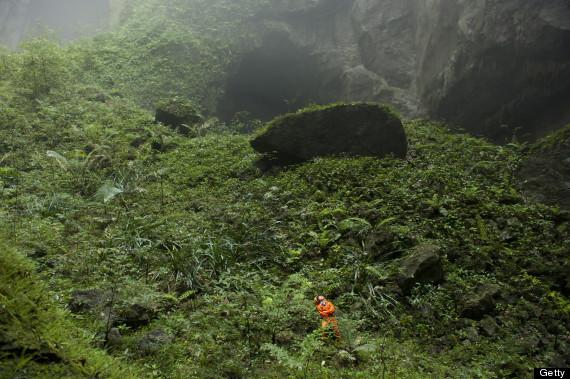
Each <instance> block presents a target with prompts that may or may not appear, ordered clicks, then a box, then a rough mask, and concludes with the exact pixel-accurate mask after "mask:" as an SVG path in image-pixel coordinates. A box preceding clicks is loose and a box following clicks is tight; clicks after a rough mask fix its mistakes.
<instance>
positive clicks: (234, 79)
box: [218, 35, 319, 121]
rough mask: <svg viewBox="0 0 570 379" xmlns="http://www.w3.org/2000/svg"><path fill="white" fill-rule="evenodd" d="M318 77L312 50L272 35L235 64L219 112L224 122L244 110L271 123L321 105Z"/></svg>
mask: <svg viewBox="0 0 570 379" xmlns="http://www.w3.org/2000/svg"><path fill="white" fill-rule="evenodd" d="M318 78H319V65H318V63H317V60H316V59H315V58H314V57H313V56H311V54H309V53H308V51H306V50H305V49H302V48H299V47H297V46H295V45H294V44H293V43H292V42H291V41H290V40H289V39H287V38H286V37H284V36H282V35H271V36H268V37H266V38H265V41H264V43H263V44H262V47H259V48H256V49H255V50H252V51H250V52H248V53H246V54H244V55H243V56H242V58H241V60H240V61H239V62H238V63H237V64H236V65H235V67H234V70H233V72H231V73H230V75H229V78H228V80H227V82H226V89H225V94H224V96H223V98H222V99H221V101H220V103H219V105H218V113H219V115H220V117H221V118H222V119H224V120H230V119H231V118H232V117H233V116H234V115H235V114H236V113H237V112H242V111H246V112H248V113H249V114H250V115H251V116H253V117H255V118H259V119H261V120H265V121H266V120H270V119H271V118H273V117H275V116H277V115H279V114H283V113H287V112H291V111H295V110H296V109H298V108H301V107H303V106H304V105H306V104H308V103H311V102H318V101H319V96H318V90H317V89H318V87H319V79H318Z"/></svg>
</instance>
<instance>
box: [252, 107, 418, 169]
mask: <svg viewBox="0 0 570 379" xmlns="http://www.w3.org/2000/svg"><path fill="white" fill-rule="evenodd" d="M251 145H252V146H253V148H254V149H255V150H257V151H258V152H260V153H263V154H265V155H266V159H268V160H270V163H271V165H280V166H283V165H289V164H295V163H301V162H304V161H307V160H310V159H312V158H315V157H318V156H334V155H347V156H374V157H384V156H387V155H390V154H392V155H394V156H395V157H398V158H404V157H405V156H406V153H407V140H406V133H405V131H404V128H403V126H402V122H401V120H400V119H399V117H398V116H397V115H396V114H395V113H394V112H393V111H392V110H391V109H390V108H389V107H386V106H382V105H378V104H371V103H353V104H332V105H328V106H313V107H309V108H305V109H303V110H300V111H298V112H297V113H291V114H286V115H283V116H279V117H277V118H275V119H274V120H273V121H271V122H270V123H269V124H268V125H267V127H266V128H265V129H264V130H263V131H262V132H261V133H260V134H259V135H258V136H257V137H256V138H254V139H253V141H252V142H251Z"/></svg>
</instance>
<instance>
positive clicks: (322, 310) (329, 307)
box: [317, 300, 335, 318]
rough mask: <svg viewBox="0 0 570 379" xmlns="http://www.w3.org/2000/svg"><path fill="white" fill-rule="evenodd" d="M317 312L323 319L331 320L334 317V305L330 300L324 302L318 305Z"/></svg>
mask: <svg viewBox="0 0 570 379" xmlns="http://www.w3.org/2000/svg"><path fill="white" fill-rule="evenodd" d="M317 311H319V314H320V315H321V317H322V318H329V317H333V316H334V311H335V308H334V305H333V303H331V302H330V301H328V300H323V301H321V302H320V303H318V304H317Z"/></svg>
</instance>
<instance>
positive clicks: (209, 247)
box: [0, 18, 570, 378]
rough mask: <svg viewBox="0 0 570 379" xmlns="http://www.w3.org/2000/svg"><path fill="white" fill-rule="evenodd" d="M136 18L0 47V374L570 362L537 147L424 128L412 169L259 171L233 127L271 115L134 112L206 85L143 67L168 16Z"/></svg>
mask: <svg viewBox="0 0 570 379" xmlns="http://www.w3.org/2000/svg"><path fill="white" fill-rule="evenodd" d="M134 20H135V21H136V20H137V19H136V18H135V19H134ZM138 20H139V22H140V19H138ZM135 21H132V22H133V24H132V25H131V27H132V28H134V29H125V30H124V31H123V32H124V33H125V31H127V30H130V31H132V32H133V33H132V35H129V34H128V33H126V34H121V32H119V33H118V34H113V35H108V36H106V37H101V39H96V40H93V41H88V42H85V43H81V44H78V45H75V46H71V47H69V48H66V49H62V48H60V47H58V46H57V45H55V44H53V43H50V42H49V41H45V40H39V41H33V42H30V43H28V44H27V45H26V46H24V49H23V50H22V51H21V52H19V53H12V54H8V53H2V54H1V55H0V88H1V91H0V197H1V201H0V204H1V205H0V223H1V224H0V227H1V228H2V230H3V232H4V236H3V238H2V240H3V242H2V246H6V245H9V246H10V247H9V248H7V247H3V248H2V251H1V252H0V254H1V258H0V263H2V264H1V265H0V275H1V281H0V320H1V321H2V323H1V325H2V326H1V327H0V377H66V376H67V377H82V376H83V377H93V376H98V377H116V376H119V375H120V376H123V377H125V376H126V377H128V376H129V375H131V376H134V377H145V376H148V377H162V378H188V377H196V378H223V377H264V378H265V377H275V378H280V377H288V376H291V377H311V378H313V377H314V378H326V377H338V376H339V375H340V376H342V377H382V376H383V375H384V376H385V377H397V378H434V377H451V378H456V377H457V378H460V377H470V378H493V377H497V378H503V377H516V378H518V377H525V376H528V375H529V372H530V369H531V368H532V367H536V366H558V367H563V366H566V365H568V364H569V362H568V361H567V359H568V354H569V349H570V341H569V340H568V335H569V331H568V325H570V320H569V317H570V303H569V301H568V296H569V283H568V277H567V272H568V258H567V257H568V253H569V250H570V242H569V241H570V238H569V237H570V236H569V234H570V220H569V218H568V215H567V213H565V212H563V211H561V210H560V209H558V208H556V207H553V206H547V205H543V204H540V203H537V202H534V201H533V200H532V199H530V198H526V197H525V196H524V195H523V194H522V191H521V190H520V188H519V187H518V184H517V183H518V182H517V180H516V173H517V171H518V168H519V166H520V161H521V160H522V159H523V157H524V151H525V150H524V147H523V146H521V145H517V144H510V145H506V146H495V145H493V144H490V143H488V142H486V141H484V140H482V139H478V138H474V137H470V136H468V135H457V134H451V133H450V132H449V131H448V130H447V129H446V127H445V126H444V125H440V124H436V123H432V122H428V121H422V120H417V121H411V122H406V123H405V125H404V126H405V130H406V133H407V137H408V154H407V157H406V159H393V158H383V159H376V158H340V157H336V158H335V157H330V158H317V159H314V160H312V161H310V162H307V163H304V164H300V165H297V166H293V167H290V168H288V169H286V170H283V171H280V172H277V173H274V174H271V175H264V174H262V173H261V172H259V171H258V169H256V168H255V165H254V163H255V161H256V160H257V159H258V154H256V153H255V152H254V151H253V150H252V148H251V147H250V139H251V136H249V135H244V134H239V133H237V132H236V131H242V130H251V129H253V128H255V127H256V126H257V125H258V124H259V123H258V122H256V121H254V120H253V121H252V120H248V119H247V117H245V116H244V115H241V116H240V117H239V118H236V119H235V120H234V121H233V122H231V123H222V122H220V121H218V120H216V119H212V118H210V119H207V120H206V121H204V122H200V123H198V124H196V125H189V126H188V128H189V129H188V133H187V136H184V135H182V134H180V133H178V132H177V131H176V130H173V129H171V128H169V127H166V126H162V125H159V124H155V123H154V120H153V115H151V114H150V113H149V112H148V111H147V110H145V109H144V108H141V107H140V104H143V105H145V104H146V105H149V104H151V103H152V102H153V101H154V100H152V99H153V98H154V97H155V96H156V97H159V96H165V95H167V94H168V85H167V84H164V83H173V85H174V84H176V85H177V86H175V87H173V88H170V90H172V91H174V92H178V91H180V92H179V93H177V94H181V95H183V96H187V95H191V93H187V92H184V91H183V88H185V87H180V86H183V85H184V86H185V85H186V84H180V83H178V82H175V80H174V79H175V78H176V76H179V75H182V73H181V72H180V71H176V70H174V69H173V70H174V71H168V70H167V71H160V70H158V69H157V70H156V72H155V71H153V70H151V69H150V68H149V66H147V64H148V65H150V66H152V65H153V64H155V61H154V60H153V59H156V58H157V57H158V56H159V55H153V54H150V53H149V54H150V55H148V56H147V55H141V56H139V55H137V54H138V53H137V52H140V51H141V50H140V49H137V47H140V46H142V45H140V43H142V42H144V41H146V42H145V44H144V46H151V45H152V44H153V43H154V42H156V43H157V45H158V46H162V42H164V41H165V39H164V38H166V37H165V36H164V35H162V34H161V33H160V32H159V30H168V29H169V28H170V27H172V25H168V26H166V27H165V28H162V29H160V28H158V27H157V29H156V30H157V33H158V34H157V35H156V36H149V35H148V34H147V31H148V30H147V29H144V31H141V30H139V29H137V28H136V27H135V26H137V25H139V26H140V28H142V27H143V24H142V23H141V24H137V22H135ZM136 30H138V31H139V32H140V33H139V34H137V33H135V31H136ZM137 36H138V38H137ZM145 38H146V39H145ZM155 38H156V39H155ZM177 38H178V37H177ZM180 38H182V37H180ZM117 41H119V42H124V43H125V44H124V45H121V44H120V43H119V42H117ZM157 41H161V42H160V43H159V42H157ZM166 41H171V40H170V39H168V38H166ZM135 42H136V43H137V44H138V45H137V44H135ZM210 49H211V46H207V47H204V50H201V51H206V52H208V51H210ZM105 51H107V52H108V54H107V55H105V54H104V52H105ZM126 57H131V58H128V59H127V58H126ZM133 57H138V58H137V59H134V58H133ZM131 59H132V60H131ZM206 62H208V60H206ZM143 63H144V64H143ZM90 64H92V65H90ZM131 64H134V66H131ZM156 64H158V63H156ZM115 65H116V66H115ZM165 67H167V68H168V67H172V66H169V63H168V64H167V63H165ZM193 67H194V68H193V70H195V71H188V73H187V75H190V76H191V77H190V78H189V79H190V80H191V79H192V78H194V76H192V75H198V74H200V73H202V72H203V71H201V70H202V68H201V66H200V65H198V66H193ZM107 68H113V69H109V70H108V71H107ZM155 68H156V66H155ZM147 70H148V71H147ZM189 70H190V69H189ZM151 74H152V75H151ZM184 75H186V74H184ZM145 77H147V78H148V82H145V81H144V80H143V79H144V78H145ZM106 79H108V80H106ZM163 79H164V80H167V79H168V80H170V82H168V81H166V82H164V83H163V82H162V80H163ZM201 80H204V79H201ZM189 83H190V82H189ZM139 84H140V86H139ZM163 84H164V87H162V85H163ZM178 85H180V86H178ZM187 85H188V86H189V87H188V88H194V89H196V91H198V89H197V88H198V87H193V84H187ZM112 88H114V90H112ZM143 88H146V89H147V90H149V89H150V88H157V89H159V90H160V91H159V90H157V92H150V90H149V92H144V91H142V89H143ZM203 99H204V98H197V99H196V100H195V101H196V102H197V103H200V101H201V100H203ZM32 261H34V262H35V263H32ZM317 293H324V294H325V295H327V296H329V297H330V298H331V299H332V300H333V301H334V303H335V305H336V306H337V308H338V310H339V311H338V316H339V323H340V326H341V331H342V335H343V337H342V340H341V341H340V342H339V343H336V344H335V343H332V341H328V340H322V339H321V332H320V331H319V330H318V328H317V327H318V325H319V319H318V317H317V315H316V312H315V311H314V306H313V304H312V298H313V297H314V296H315V295H316V294H317ZM77 346H79V348H77ZM125 361H126V362H127V364H128V366H125V363H122V362H125Z"/></svg>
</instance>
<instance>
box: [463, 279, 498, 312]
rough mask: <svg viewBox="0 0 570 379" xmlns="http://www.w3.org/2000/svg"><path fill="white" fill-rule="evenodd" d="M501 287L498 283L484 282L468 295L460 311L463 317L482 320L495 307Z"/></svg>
mask: <svg viewBox="0 0 570 379" xmlns="http://www.w3.org/2000/svg"><path fill="white" fill-rule="evenodd" d="M500 290H501V289H500V287H499V286H498V285H496V284H484V285H482V286H480V287H479V288H478V289H477V290H476V291H475V292H474V293H471V294H469V295H467V300H466V301H465V303H464V304H463V307H462V309H461V311H460V314H461V317H467V318H470V319H473V320H481V319H482V318H483V316H485V315H486V314H489V313H490V312H492V311H493V309H494V308H495V305H496V303H497V297H498V296H499V294H500Z"/></svg>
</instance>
